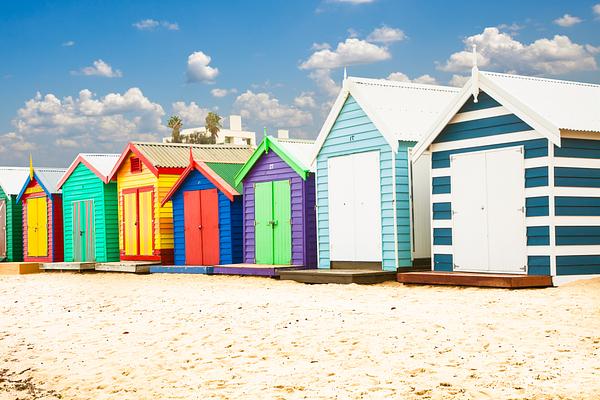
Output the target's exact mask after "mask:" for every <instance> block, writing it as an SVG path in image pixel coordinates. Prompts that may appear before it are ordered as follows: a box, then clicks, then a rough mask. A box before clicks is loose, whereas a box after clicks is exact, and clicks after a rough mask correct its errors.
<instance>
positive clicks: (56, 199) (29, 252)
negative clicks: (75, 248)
mask: <svg viewBox="0 0 600 400" xmlns="http://www.w3.org/2000/svg"><path fill="white" fill-rule="evenodd" d="M65 172H66V170H65V169H63V168H33V167H30V172H29V175H28V176H27V178H26V179H25V182H24V183H23V186H22V188H21V191H20V192H19V195H18V196H17V201H18V202H22V204H23V213H22V216H23V220H22V221H23V261H26V262H46V263H53V262H60V261H63V213H62V194H61V191H60V189H57V187H56V184H57V183H58V181H59V180H60V178H61V177H62V176H63V175H64V173H65Z"/></svg>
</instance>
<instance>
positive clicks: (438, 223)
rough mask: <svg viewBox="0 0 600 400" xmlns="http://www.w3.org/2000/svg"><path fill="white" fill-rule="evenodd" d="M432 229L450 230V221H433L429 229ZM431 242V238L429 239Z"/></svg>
mask: <svg viewBox="0 0 600 400" xmlns="http://www.w3.org/2000/svg"><path fill="white" fill-rule="evenodd" d="M433 228H452V220H451V219H434V220H432V221H431V229H432V230H433ZM431 239H432V240H433V237H432V238H431Z"/></svg>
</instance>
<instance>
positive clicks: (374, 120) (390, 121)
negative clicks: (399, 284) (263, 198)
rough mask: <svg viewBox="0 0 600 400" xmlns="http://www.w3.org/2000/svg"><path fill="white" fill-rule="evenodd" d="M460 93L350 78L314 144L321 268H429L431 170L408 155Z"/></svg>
mask: <svg viewBox="0 0 600 400" xmlns="http://www.w3.org/2000/svg"><path fill="white" fill-rule="evenodd" d="M457 92H458V89H456V88H451V87H445V86H435V85H422V84H414V83H406V82H397V81H390V80H384V79H365V78H355V77H348V78H346V79H344V82H343V87H342V90H341V91H340V94H339V95H338V97H337V99H336V101H335V103H334V105H333V107H332V109H331V111H330V113H329V116H328V117H327V119H326V121H325V123H324V125H323V127H322V129H321V131H320V133H319V136H318V137H317V140H316V143H315V146H314V153H313V156H312V157H311V158H312V160H311V161H312V162H314V163H316V203H317V241H318V267H319V268H325V269H328V268H336V269H344V268H363V269H372V270H376V271H396V270H397V269H402V268H405V269H408V268H410V267H412V266H413V265H417V264H420V263H428V262H429V258H430V244H429V243H430V234H429V226H430V222H429V212H428V204H429V201H430V199H429V175H428V173H429V170H428V167H427V162H423V163H418V164H415V165H414V166H413V165H411V162H410V159H411V148H412V147H414V145H415V144H416V143H417V141H418V140H419V139H420V138H421V137H422V136H423V134H424V133H425V130H426V128H427V127H428V126H430V125H431V124H432V123H433V121H435V120H436V118H437V117H438V116H439V114H440V113H441V112H442V110H443V109H445V107H446V106H447V104H448V103H449V102H450V101H451V100H452V99H453V98H454V96H456V94H457Z"/></svg>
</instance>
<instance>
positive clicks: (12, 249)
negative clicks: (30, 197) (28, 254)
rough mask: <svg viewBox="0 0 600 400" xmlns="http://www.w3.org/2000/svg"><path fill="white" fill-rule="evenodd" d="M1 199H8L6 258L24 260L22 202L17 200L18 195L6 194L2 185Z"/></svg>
mask: <svg viewBox="0 0 600 400" xmlns="http://www.w3.org/2000/svg"><path fill="white" fill-rule="evenodd" d="M0 199H3V200H5V201H6V260H5V261H8V262H16V261H23V224H22V213H23V206H22V203H20V202H17V196H16V195H10V196H8V195H6V193H5V192H4V190H3V189H2V187H0Z"/></svg>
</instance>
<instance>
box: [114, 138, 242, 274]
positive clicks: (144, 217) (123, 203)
mask: <svg viewBox="0 0 600 400" xmlns="http://www.w3.org/2000/svg"><path fill="white" fill-rule="evenodd" d="M190 147H191V148H192V153H193V156H194V160H196V161H202V162H205V163H228V162H235V163H238V162H239V160H241V159H244V157H246V158H245V159H248V158H249V157H250V156H251V155H252V151H253V149H252V147H249V146H233V145H191V146H190V145H184V144H171V143H141V142H135V143H130V144H129V145H128V146H127V147H126V149H125V150H124V151H123V153H122V154H121V157H120V158H119V160H118V162H117V164H116V165H115V167H114V168H113V171H112V172H111V176H110V179H111V180H113V179H114V180H116V181H117V193H118V196H119V208H118V209H119V249H120V258H121V260H123V261H128V260H132V261H136V260H139V261H160V262H161V263H162V264H167V265H172V264H173V263H174V237H173V207H172V203H171V201H167V202H166V203H165V204H164V205H163V204H162V203H163V199H164V197H165V196H166V195H167V193H168V192H169V190H171V188H172V187H173V185H174V184H175V182H176V181H177V179H178V178H179V176H180V175H181V173H182V172H183V171H184V170H185V169H186V168H187V167H188V166H189V151H190Z"/></svg>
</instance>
